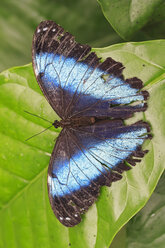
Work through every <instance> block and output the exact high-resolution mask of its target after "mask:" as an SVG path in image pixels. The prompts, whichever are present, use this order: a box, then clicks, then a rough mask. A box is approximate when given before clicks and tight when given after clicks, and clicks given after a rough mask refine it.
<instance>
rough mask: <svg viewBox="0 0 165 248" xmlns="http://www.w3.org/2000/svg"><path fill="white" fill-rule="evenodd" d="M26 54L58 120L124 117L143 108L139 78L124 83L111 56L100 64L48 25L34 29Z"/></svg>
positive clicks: (52, 24) (68, 36)
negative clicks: (86, 117)
mask: <svg viewBox="0 0 165 248" xmlns="http://www.w3.org/2000/svg"><path fill="white" fill-rule="evenodd" d="M32 55H33V56H32V58H33V68H34V72H35V75H36V78H37V81H38V83H39V85H40V87H41V89H42V91H43V93H44V95H45V96H46V98H47V100H48V101H49V103H50V105H51V106H52V107H53V109H54V110H55V111H56V112H57V114H58V115H59V116H60V117H61V118H63V119H66V118H71V117H73V116H76V117H78V116H103V117H105V116H108V117H114V118H123V119H124V118H127V117H130V116H131V115H132V114H133V113H134V112H136V111H144V110H145V109H146V103H145V100H146V99H147V97H148V92H146V91H141V88H142V81H141V80H140V79H138V78H136V77H135V78H130V79H126V80H124V78H123V75H122V70H123V68H124V67H123V65H122V64H121V63H119V62H116V61H114V60H113V59H112V58H107V59H106V60H105V61H104V62H101V60H100V58H98V57H97V55H96V54H95V53H94V52H91V47H90V46H88V45H82V44H79V43H77V42H76V41H75V39H74V37H73V36H72V35H71V34H70V33H68V32H65V31H64V30H63V28H62V27H60V26H59V25H57V24H56V23H55V22H53V21H44V22H41V23H40V24H39V26H38V27H37V29H36V32H35V34H34V38H33V46H32ZM134 102H136V104H135V103H134ZM132 103H134V104H132Z"/></svg>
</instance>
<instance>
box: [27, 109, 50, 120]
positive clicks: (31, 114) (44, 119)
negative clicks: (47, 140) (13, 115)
mask: <svg viewBox="0 0 165 248" xmlns="http://www.w3.org/2000/svg"><path fill="white" fill-rule="evenodd" d="M24 112H25V113H27V114H29V115H33V116H35V117H38V118H40V119H42V120H44V121H47V122H49V123H52V122H51V121H48V120H47V119H45V118H43V117H41V116H39V115H36V114H32V113H30V112H28V111H26V110H24Z"/></svg>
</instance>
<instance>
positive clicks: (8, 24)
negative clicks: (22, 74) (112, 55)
mask: <svg viewBox="0 0 165 248" xmlns="http://www.w3.org/2000/svg"><path fill="white" fill-rule="evenodd" d="M10 10H12V11H10ZM47 19H49V20H54V21H55V22H57V23H60V24H61V25H62V26H63V27H64V28H65V30H68V31H69V32H71V33H72V34H73V35H75V36H76V38H77V40H78V41H80V42H82V43H88V44H91V45H92V46H99V47H100V46H105V45H110V44H114V43H117V42H119V41H120V37H119V36H118V35H117V34H116V33H115V31H114V30H113V28H112V27H110V26H109V25H108V23H107V22H106V20H105V18H104V16H103V14H102V12H101V10H100V8H99V6H98V4H97V2H96V0H90V1H88V0H80V1H75V0H69V1H68V0H61V1H53V0H35V1H17V0H12V1H11V0H5V1H1V8H0V44H1V46H0V58H1V60H0V71H2V70H3V69H5V68H9V67H11V66H15V65H22V64H25V63H29V61H31V43H32V36H33V33H34V30H35V28H36V27H37V25H38V24H39V23H40V22H41V21H43V20H47Z"/></svg>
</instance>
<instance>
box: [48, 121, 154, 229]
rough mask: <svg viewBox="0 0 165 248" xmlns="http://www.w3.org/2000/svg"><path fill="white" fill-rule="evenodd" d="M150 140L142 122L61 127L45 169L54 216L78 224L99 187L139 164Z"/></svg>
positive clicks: (65, 222)
mask: <svg viewBox="0 0 165 248" xmlns="http://www.w3.org/2000/svg"><path fill="white" fill-rule="evenodd" d="M147 138H149V127H148V124H147V123H145V122H137V123H135V124H133V125H131V126H124V125H123V122H122V121H121V120H114V121H111V120H106V121H99V122H98V123H96V124H94V125H92V126H86V127H83V128H82V127H81V128H80V127H77V128H70V129H68V128H64V129H63V131H62V132H61V134H60V136H59V138H58V140H57V142H56V145H55V148H54V151H53V153H52V157H51V161H50V165H49V170H48V191H49V198H50V202H51V205H52V208H53V210H54V213H55V215H56V216H57V218H58V219H59V221H60V222H61V223H62V224H64V225H65V226H74V225H76V224H78V223H79V222H80V221H81V214H82V213H84V212H85V211H87V210H88V208H89V206H91V205H92V204H93V202H94V201H95V200H96V199H97V197H98V195H99V190H100V187H101V186H103V185H107V186H110V184H111V182H113V181H116V180H119V179H121V178H122V175H121V174H122V172H123V171H126V170H129V169H130V168H131V166H129V165H128V164H126V162H128V163H129V164H131V165H135V163H136V162H138V161H140V159H139V158H141V157H143V155H144V154H145V152H146V151H142V149H141V145H142V144H143V142H144V140H145V139H147Z"/></svg>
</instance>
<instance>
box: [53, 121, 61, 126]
mask: <svg viewBox="0 0 165 248" xmlns="http://www.w3.org/2000/svg"><path fill="white" fill-rule="evenodd" d="M53 126H54V127H55V128H58V127H60V122H59V121H57V120H55V121H54V122H53Z"/></svg>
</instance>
